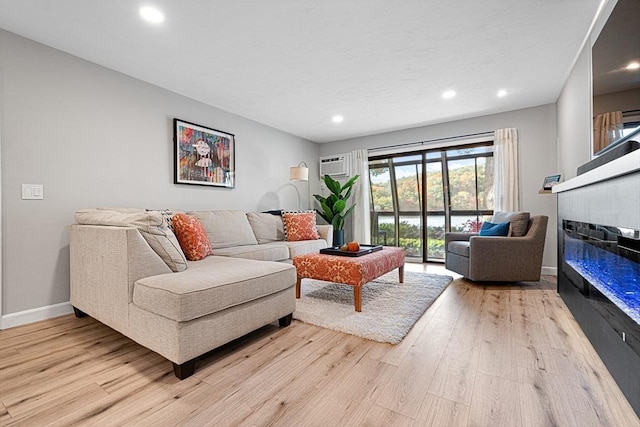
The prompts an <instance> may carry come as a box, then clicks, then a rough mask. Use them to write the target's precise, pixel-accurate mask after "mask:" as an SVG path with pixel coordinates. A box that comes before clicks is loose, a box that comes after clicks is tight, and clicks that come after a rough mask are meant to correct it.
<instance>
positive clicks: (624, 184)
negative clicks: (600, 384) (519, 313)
mask: <svg viewBox="0 0 640 427" xmlns="http://www.w3.org/2000/svg"><path fill="white" fill-rule="evenodd" d="M556 187H558V188H556ZM556 187H554V190H553V191H554V193H556V194H557V195H558V222H557V232H558V233H557V237H558V246H557V248H558V258H557V259H558V293H559V294H560V296H561V297H562V299H563V301H564V302H565V304H566V305H567V307H568V308H569V310H570V311H571V314H573V317H574V318H575V319H576V321H577V322H578V324H579V325H580V327H581V328H582V330H583V331H584V333H585V335H586V336H587V338H589V341H590V342H591V344H592V345H593V347H594V348H595V350H596V351H597V352H598V355H599V356H600V358H601V359H602V361H603V362H604V364H605V366H606V367H607V369H608V370H609V372H610V373H611V376H612V377H613V378H614V379H615V380H616V383H618V386H619V387H620V390H622V392H623V393H624V395H625V397H626V398H627V400H628V401H629V403H630V404H631V407H633V409H634V410H635V411H636V413H637V414H638V415H640V191H639V189H640V150H636V152H634V153H631V154H629V155H627V156H625V157H622V158H620V159H617V160H614V161H611V162H610V163H608V164H606V165H604V166H601V167H600V168H596V169H594V170H592V171H589V172H586V173H584V174H583V175H580V176H578V177H576V178H574V179H572V180H569V181H567V182H565V183H562V184H559V185H558V186H556Z"/></svg>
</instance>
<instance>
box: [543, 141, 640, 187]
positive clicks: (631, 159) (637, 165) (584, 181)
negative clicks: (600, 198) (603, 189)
mask: <svg viewBox="0 0 640 427" xmlns="http://www.w3.org/2000/svg"><path fill="white" fill-rule="evenodd" d="M638 170H640V150H636V151H634V152H632V153H629V154H627V155H626V156H622V157H620V158H617V159H615V160H612V161H610V162H609V163H605V164H604V165H602V166H599V167H597V168H595V169H593V170H590V171H588V172H585V173H583V174H582V175H578V176H576V177H575V178H571V179H569V180H567V181H565V182H562V183H560V184H557V185H554V186H553V187H552V191H553V192H554V193H561V192H563V191H567V190H573V189H574V188H579V187H584V186H586V185H590V184H594V183H596V182H600V181H605V180H607V179H611V178H615V177H617V176H621V175H626V174H629V173H632V172H635V171H638Z"/></svg>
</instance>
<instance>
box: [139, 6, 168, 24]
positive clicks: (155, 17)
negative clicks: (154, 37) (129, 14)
mask: <svg viewBox="0 0 640 427" xmlns="http://www.w3.org/2000/svg"><path fill="white" fill-rule="evenodd" d="M139 10H140V16H142V17H143V18H144V19H145V20H147V21H149V22H151V23H153V24H160V23H161V22H163V21H164V15H163V14H162V12H160V11H159V10H158V9H155V8H153V7H149V6H142V7H141V8H140V9H139Z"/></svg>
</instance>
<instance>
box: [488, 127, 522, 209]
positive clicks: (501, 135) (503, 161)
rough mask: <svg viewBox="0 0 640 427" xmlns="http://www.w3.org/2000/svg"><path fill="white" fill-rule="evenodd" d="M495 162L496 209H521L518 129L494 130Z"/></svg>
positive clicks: (494, 193) (494, 207)
mask: <svg viewBox="0 0 640 427" xmlns="http://www.w3.org/2000/svg"><path fill="white" fill-rule="evenodd" d="M493 163H494V176H493V197H494V200H493V204H494V206H493V209H494V211H507V212H516V211H519V210H520V201H519V195H518V186H519V184H518V130H517V129H515V128H507V129H498V130H496V131H495V132H494V142H493Z"/></svg>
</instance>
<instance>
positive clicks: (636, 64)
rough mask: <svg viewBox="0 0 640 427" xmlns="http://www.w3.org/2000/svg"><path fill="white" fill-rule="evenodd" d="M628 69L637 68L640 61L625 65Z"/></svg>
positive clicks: (639, 66) (639, 65)
mask: <svg viewBox="0 0 640 427" xmlns="http://www.w3.org/2000/svg"><path fill="white" fill-rule="evenodd" d="M625 68H626V69H627V70H637V69H638V68H640V62H632V63H630V64H629V65H627V66H626V67H625Z"/></svg>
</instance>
